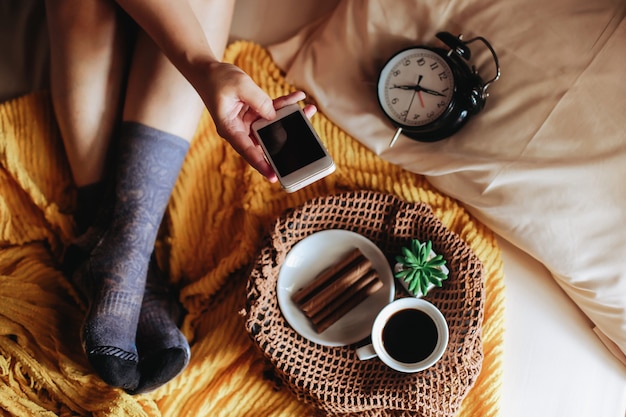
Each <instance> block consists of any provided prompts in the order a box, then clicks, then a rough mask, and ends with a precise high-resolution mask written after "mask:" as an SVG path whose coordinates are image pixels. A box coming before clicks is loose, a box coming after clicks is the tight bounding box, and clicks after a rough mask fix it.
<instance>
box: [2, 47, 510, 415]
mask: <svg viewBox="0 0 626 417" xmlns="http://www.w3.org/2000/svg"><path fill="white" fill-rule="evenodd" d="M226 59H227V60H228V61H230V62H234V63H235V64H237V65H239V66H240V67H241V68H243V69H244V70H245V71H246V72H248V73H249V74H250V75H251V76H252V77H253V78H254V80H255V81H256V82H257V83H259V85H260V86H262V87H263V88H264V89H265V90H266V91H267V92H268V93H269V94H270V95H271V96H273V97H275V96H279V95H283V94H286V93H288V92H291V91H293V90H294V87H293V86H291V85H289V84H288V83H286V81H285V80H284V79H283V78H282V75H281V72H280V71H279V69H278V68H277V67H276V66H275V65H274V63H273V62H272V60H271V57H270V56H269V54H268V53H267V51H266V50H265V49H263V48H261V47H260V46H258V45H256V44H252V43H247V42H239V43H235V44H232V45H231V46H230V47H229V48H228V50H227V54H226ZM313 124H314V126H315V128H316V130H317V131H318V132H319V133H320V135H321V137H322V139H323V140H324V142H325V144H326V145H327V146H328V148H329V151H330V153H331V154H332V155H333V157H334V159H335V162H336V164H337V171H336V172H335V173H334V174H332V175H331V176H330V177H328V178H327V179H325V180H323V181H320V182H317V183H315V184H314V185H311V186H309V187H307V188H305V189H304V190H302V191H299V192H297V193H294V194H286V193H284V192H283V191H281V190H280V188H279V186H278V185H276V184H270V183H268V182H267V181H265V180H264V179H263V178H262V177H261V176H260V175H259V174H257V173H256V172H255V171H253V170H252V169H251V168H250V167H249V166H248V165H246V163H244V162H243V160H242V159H241V158H239V157H238V155H236V153H235V152H234V151H233V150H232V149H231V148H230V147H229V146H228V145H227V144H226V142H225V141H224V140H222V139H220V138H219V137H218V135H217V134H216V132H215V127H214V125H213V123H212V121H211V119H210V117H209V116H208V114H205V116H204V117H203V119H202V122H201V124H200V126H199V129H198V132H197V136H196V138H195V140H194V142H193V144H192V146H191V149H190V151H189V154H188V156H187V159H186V162H185V165H184V167H183V170H182V173H181V175H180V178H179V181H178V183H177V185H176V188H175V190H174V193H173V195H172V198H171V201H170V205H169V209H168V212H167V213H166V217H165V221H164V223H163V226H162V230H161V234H160V238H159V241H158V242H157V252H158V255H159V261H160V263H161V265H162V266H163V268H164V269H165V270H167V271H168V272H169V274H170V279H171V281H172V283H173V284H174V285H177V286H178V287H179V288H180V291H181V300H182V302H183V303H184V305H185V307H186V309H187V310H188V312H189V314H188V315H187V317H186V320H185V322H184V327H183V331H184V333H185V334H186V336H187V337H188V338H189V340H190V342H191V347H192V359H191V362H190V364H189V367H188V368H187V369H186V370H185V372H184V373H183V374H182V375H180V376H179V377H178V378H176V379H175V380H173V381H172V382H171V383H169V384H167V385H166V386H164V387H162V388H160V389H159V390H157V391H155V392H152V393H150V394H145V395H142V396H136V397H132V396H129V395H127V394H126V393H124V392H123V391H121V390H118V389H111V388H110V387H108V386H107V385H105V384H104V383H102V382H101V381H100V380H99V379H98V377H97V376H96V375H95V374H94V373H93V372H92V371H91V369H90V368H89V365H88V364H87V362H86V359H85V358H84V354H83V352H82V350H81V347H80V342H79V329H80V324H81V321H82V318H83V314H84V309H85V306H83V305H81V304H80V303H79V301H78V297H76V294H75V292H74V290H73V289H72V287H71V286H70V285H69V283H68V280H67V279H66V277H64V276H63V274H62V273H61V272H60V269H59V259H60V257H61V256H62V252H63V248H64V246H65V245H66V244H67V243H68V242H69V241H70V239H71V238H72V237H73V233H74V224H73V222H72V217H71V212H72V210H73V204H74V198H75V189H74V187H73V185H72V182H71V175H70V171H69V168H68V165H67V161H66V159H65V155H64V152H63V145H62V142H61V140H60V138H59V134H58V131H57V127H56V125H55V121H54V118H53V114H52V111H51V105H50V101H49V97H48V95H47V94H45V93H39V94H33V95H29V96H26V97H22V98H19V99H16V100H14V101H11V102H7V103H3V104H0V353H1V356H0V410H3V411H4V413H6V414H10V415H13V416H33V415H42V416H54V415H64V416H65V415H85V416H86V415H95V416H105V415H106V416H109V415H115V416H117V415H125V416H160V415H164V416H212V417H213V416H235V417H236V416H285V417H287V416H289V417H294V416H308V415H312V414H314V410H312V409H311V408H310V406H309V405H307V404H303V403H301V402H298V401H297V400H296V399H295V397H294V396H293V395H292V394H291V393H290V392H289V391H288V390H287V389H286V388H284V387H283V388H282V389H281V387H280V386H277V385H276V384H275V382H273V381H272V380H270V379H267V378H265V377H264V375H266V374H267V372H266V371H267V369H266V366H267V364H266V363H264V361H263V360H262V357H261V355H260V353H259V352H258V351H257V350H256V348H255V347H254V345H253V343H252V341H251V340H250V339H249V338H248V336H247V334H246V332H245V330H244V326H243V319H242V317H241V308H242V307H243V305H244V302H245V292H244V291H245V280H246V277H245V274H243V273H242V272H241V271H242V270H245V268H244V267H245V266H246V265H248V264H249V263H250V262H251V261H252V260H253V257H254V255H255V252H256V250H257V249H258V247H259V245H260V243H261V239H262V236H263V234H264V233H265V232H266V227H267V226H269V225H270V224H271V223H272V221H273V220H274V219H275V218H276V217H277V216H279V215H280V214H281V213H282V212H283V211H284V210H285V209H287V208H290V207H294V206H296V205H299V204H301V203H303V202H304V201H306V200H308V199H310V198H313V197H315V196H320V195H328V194H331V193H337V192H342V191H348V190H357V189H368V190H375V191H380V192H387V193H391V194H394V195H397V196H399V197H400V198H403V199H405V200H407V201H411V202H413V201H423V202H427V203H429V204H430V205H431V206H432V207H433V210H434V212H435V214H436V215H437V216H438V217H439V218H440V219H441V221H442V222H443V223H444V224H445V225H446V226H447V227H448V228H450V229H451V230H452V231H454V232H456V233H457V234H459V235H460V236H461V237H462V238H463V239H465V240H466V241H467V242H468V243H469V245H470V246H471V247H472V248H473V250H474V251H475V252H476V254H477V255H478V257H479V258H480V259H481V260H482V262H483V263H484V266H485V270H486V274H485V279H486V297H487V298H486V311H485V322H484V326H483V341H484V354H485V357H484V361H483V370H482V372H481V375H480V377H479V379H478V381H477V382H476V385H475V386H474V388H473V389H472V390H471V391H470V393H469V394H468V395H467V397H466V398H465V400H464V402H463V405H462V408H461V411H460V413H459V415H460V416H464V417H470V416H472V417H475V416H487V417H488V416H497V415H499V406H498V403H499V398H500V391H501V372H502V366H501V365H502V340H503V316H504V298H503V292H504V287H503V269H502V261H501V259H500V251H499V248H498V247H497V243H496V240H495V237H494V235H493V234H492V232H491V231H490V230H488V229H487V228H486V227H485V226H483V225H482V224H480V223H478V222H477V221H476V220H475V219H474V218H472V217H471V216H470V215H469V214H468V213H467V212H466V211H465V210H464V209H463V208H462V207H461V206H460V205H459V204H458V203H457V202H456V201H454V200H453V199H451V198H449V197H447V196H445V195H442V194H441V193H439V192H437V191H436V190H435V189H434V188H433V187H431V186H430V185H429V184H428V183H427V182H426V181H425V179H424V178H423V177H421V176H419V175H415V174H411V173H409V172H406V171H403V170H402V169H400V168H398V167H396V166H394V165H391V164H389V163H386V162H384V161H383V160H381V159H380V158H378V157H376V156H375V155H374V154H373V153H372V152H370V151H369V150H367V149H366V148H364V147H363V146H362V145H360V144H359V143H358V142H356V141H355V140H354V139H353V138H351V137H349V136H347V135H346V134H345V133H344V132H343V131H341V130H340V129H339V128H338V127H337V126H335V125H334V124H333V123H331V122H330V121H329V120H328V119H327V118H326V117H325V116H324V115H323V114H317V115H316V116H314V117H313Z"/></svg>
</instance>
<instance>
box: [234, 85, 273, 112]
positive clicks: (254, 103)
mask: <svg viewBox="0 0 626 417" xmlns="http://www.w3.org/2000/svg"><path fill="white" fill-rule="evenodd" d="M250 81H251V85H248V86H246V87H244V88H243V89H242V90H241V95H240V98H241V100H242V101H243V102H245V103H246V104H247V105H248V106H249V107H250V109H252V110H253V111H254V112H255V113H257V114H258V115H259V116H261V117H262V118H264V119H267V120H272V119H274V118H275V117H276V109H274V104H273V101H272V99H271V98H270V96H268V95H267V93H265V91H263V90H262V89H261V87H259V86H258V85H256V83H254V81H252V80H250Z"/></svg>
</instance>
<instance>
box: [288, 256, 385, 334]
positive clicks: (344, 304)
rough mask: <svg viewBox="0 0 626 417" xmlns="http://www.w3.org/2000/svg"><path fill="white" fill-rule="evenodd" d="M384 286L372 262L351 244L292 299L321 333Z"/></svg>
mask: <svg viewBox="0 0 626 417" xmlns="http://www.w3.org/2000/svg"><path fill="white" fill-rule="evenodd" d="M382 287H383V282H382V281H381V280H380V278H379V276H378V273H377V272H376V270H375V269H374V268H373V267H372V262H371V261H370V260H369V259H367V258H366V257H365V256H364V255H363V253H362V252H361V251H360V250H359V249H358V248H354V249H353V250H351V251H350V252H348V253H347V254H346V255H345V256H343V257H342V258H341V259H340V260H339V261H338V262H336V263H335V264H333V265H331V266H330V267H328V268H327V269H325V270H324V271H322V272H321V273H320V274H318V275H317V276H316V277H315V278H314V279H313V280H312V281H311V282H310V283H309V284H307V285H306V286H305V287H303V288H301V289H300V290H298V291H297V292H296V293H295V294H294V295H293V297H292V299H293V302H294V303H295V304H296V305H297V306H298V307H299V308H300V309H301V310H302V312H303V313H304V315H305V316H306V317H307V318H308V319H309V320H310V321H311V323H312V324H313V327H314V329H315V331H316V332H317V333H322V332H323V331H324V330H326V329H327V328H329V327H330V326H331V325H333V324H334V323H336V322H337V320H339V319H340V318H341V317H343V316H344V315H345V314H347V313H348V312H349V311H350V310H352V309H353V308H355V307H356V306H357V305H359V304H360V303H361V302H362V301H364V300H365V299H366V298H368V297H369V296H370V295H372V294H374V293H375V292H376V291H378V290H379V289H381V288H382Z"/></svg>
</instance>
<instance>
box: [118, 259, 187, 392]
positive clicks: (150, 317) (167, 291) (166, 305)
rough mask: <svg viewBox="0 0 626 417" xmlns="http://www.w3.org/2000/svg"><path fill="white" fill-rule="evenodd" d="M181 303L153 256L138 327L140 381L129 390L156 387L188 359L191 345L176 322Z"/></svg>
mask: <svg viewBox="0 0 626 417" xmlns="http://www.w3.org/2000/svg"><path fill="white" fill-rule="evenodd" d="M182 317H183V307H182V306H181V305H180V303H179V302H178V297H177V294H176V293H175V292H173V291H172V290H171V288H170V286H169V284H168V282H167V280H166V277H165V276H164V274H163V273H162V272H161V270H160V269H159V267H158V265H157V262H156V260H155V259H154V256H153V257H152V259H151V261H150V266H149V267H148V279H147V282H146V292H145V293H144V296H143V303H142V305H141V315H140V316H139V326H138V328H137V350H138V351H139V372H140V375H141V378H140V380H139V385H138V386H137V388H135V389H133V390H129V393H131V394H142V393H145V392H149V391H152V390H154V389H157V388H159V387H160V386H161V385H163V384H165V383H167V382H168V381H170V380H171V379H173V378H174V377H175V376H177V375H178V374H180V373H181V372H182V371H183V369H185V367H186V366H187V364H188V363H189V357H190V349H189V343H188V342H187V339H186V338H185V336H184V335H183V334H182V332H181V331H180V330H179V328H178V326H179V325H180V322H181V320H182Z"/></svg>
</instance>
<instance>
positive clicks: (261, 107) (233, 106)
mask: <svg viewBox="0 0 626 417" xmlns="http://www.w3.org/2000/svg"><path fill="white" fill-rule="evenodd" d="M206 88H207V89H206V90H204V91H206V92H207V93H206V94H204V91H200V95H201V96H202V99H203V100H204V103H205V105H206V107H207V109H208V111H209V113H211V116H212V117H213V120H214V122H215V125H216V127H217V133H218V134H219V135H220V136H221V137H223V138H224V139H226V140H227V141H228V142H229V143H230V144H231V146H232V147H233V148H234V149H235V151H237V153H239V154H240V155H241V156H242V157H243V158H244V159H245V160H246V161H247V162H248V163H249V164H250V165H251V166H252V167H253V168H255V169H256V170H257V171H259V172H260V173H261V174H262V175H263V176H264V177H266V178H267V179H268V180H269V181H271V182H275V181H276V180H277V177H276V174H275V173H274V171H273V170H272V167H271V166H270V164H269V163H268V162H267V160H266V159H265V154H264V153H263V150H262V149H261V147H260V145H259V144H257V143H256V141H255V140H254V138H253V137H252V135H251V128H250V127H251V125H252V123H253V122H254V121H255V120H257V119H259V118H264V119H268V120H273V119H274V118H275V117H276V109H279V108H281V107H284V106H287V105H289V104H294V103H297V102H298V101H301V100H303V99H304V98H306V95H305V94H304V93H303V92H302V91H296V92H293V93H291V94H288V95H286V96H282V97H278V98H276V99H275V100H272V99H271V98H270V97H269V96H268V95H267V94H266V93H265V92H264V91H263V90H262V89H261V88H260V87H259V86H258V85H256V83H255V82H254V81H253V80H252V78H250V77H249V76H248V75H247V74H246V73H245V72H244V71H242V70H241V69H240V68H238V67H237V66H235V65H232V64H225V63H215V64H214V65H212V68H211V71H210V74H209V76H208V85H207V86H206ZM316 111H317V109H316V108H315V106H313V105H307V106H305V107H304V113H305V115H306V116H307V117H308V118H311V117H312V116H313V115H314V114H315V112H316Z"/></svg>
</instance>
